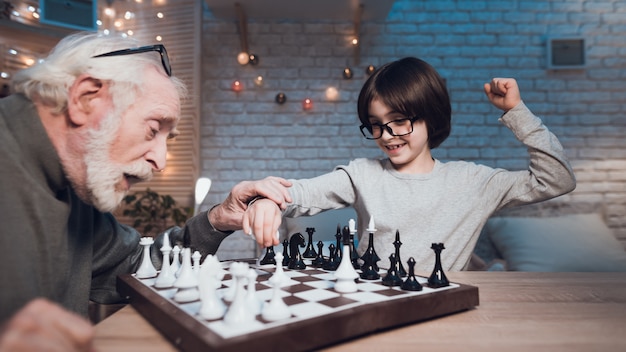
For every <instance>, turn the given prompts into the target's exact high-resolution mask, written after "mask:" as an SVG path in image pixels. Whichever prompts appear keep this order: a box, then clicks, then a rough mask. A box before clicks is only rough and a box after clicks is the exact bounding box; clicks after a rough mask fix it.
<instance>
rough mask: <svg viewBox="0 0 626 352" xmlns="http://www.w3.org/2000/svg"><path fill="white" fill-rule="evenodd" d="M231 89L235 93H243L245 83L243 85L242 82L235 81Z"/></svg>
mask: <svg viewBox="0 0 626 352" xmlns="http://www.w3.org/2000/svg"><path fill="white" fill-rule="evenodd" d="M230 88H231V89H232V90H233V91H234V92H237V93H239V92H241V91H242V90H243V83H241V81H240V80H234V81H233V84H231V85H230Z"/></svg>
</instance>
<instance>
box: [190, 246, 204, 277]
mask: <svg viewBox="0 0 626 352" xmlns="http://www.w3.org/2000/svg"><path fill="white" fill-rule="evenodd" d="M201 258H202V254H200V252H198V251H195V252H193V255H192V256H191V259H192V260H193V272H194V274H196V276H197V275H198V273H199V272H200V259H201Z"/></svg>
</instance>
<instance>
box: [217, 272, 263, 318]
mask: <svg viewBox="0 0 626 352" xmlns="http://www.w3.org/2000/svg"><path fill="white" fill-rule="evenodd" d="M248 268H249V267H248V263H243V262H234V263H232V264H231V266H230V273H231V275H233V276H234V277H236V278H237V288H236V292H235V299H234V300H233V303H231V305H230V307H229V308H228V311H227V312H226V315H224V323H226V324H228V325H235V324H241V323H246V322H250V321H253V320H254V316H255V314H253V313H252V312H251V311H250V310H249V309H248V305H247V304H246V288H245V278H246V275H247V273H248Z"/></svg>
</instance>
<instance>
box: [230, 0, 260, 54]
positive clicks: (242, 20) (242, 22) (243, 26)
mask: <svg viewBox="0 0 626 352" xmlns="http://www.w3.org/2000/svg"><path fill="white" fill-rule="evenodd" d="M235 12H236V13H237V19H238V24H239V43H240V44H241V52H239V54H238V55H237V62H238V63H239V64H240V65H247V64H248V63H249V64H251V65H257V64H258V63H259V56H258V55H256V54H251V53H250V50H249V49H248V20H247V18H246V14H245V12H244V11H243V7H242V6H241V4H240V3H238V2H236V3H235Z"/></svg>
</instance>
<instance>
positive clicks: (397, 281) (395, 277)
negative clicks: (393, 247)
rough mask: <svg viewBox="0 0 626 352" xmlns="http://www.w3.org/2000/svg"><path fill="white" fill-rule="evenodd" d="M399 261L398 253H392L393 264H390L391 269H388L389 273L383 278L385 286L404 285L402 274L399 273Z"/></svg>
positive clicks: (390, 257) (390, 259)
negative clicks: (397, 264)
mask: <svg viewBox="0 0 626 352" xmlns="http://www.w3.org/2000/svg"><path fill="white" fill-rule="evenodd" d="M397 261H398V260H397V259H396V254H395V253H391V255H390V256H389V262H390V263H391V265H390V266H389V270H387V275H385V277H383V279H382V283H383V285H385V286H400V285H402V278H401V277H400V275H399V274H398V271H397V270H396V267H397V266H396V262H397Z"/></svg>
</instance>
